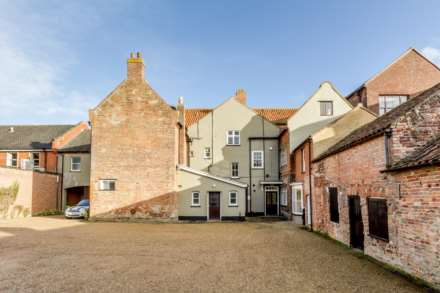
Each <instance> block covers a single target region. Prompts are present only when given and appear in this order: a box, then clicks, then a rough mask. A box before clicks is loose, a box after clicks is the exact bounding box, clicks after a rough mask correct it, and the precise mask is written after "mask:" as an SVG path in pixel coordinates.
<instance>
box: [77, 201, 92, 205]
mask: <svg viewBox="0 0 440 293" xmlns="http://www.w3.org/2000/svg"><path fill="white" fill-rule="evenodd" d="M77 206H81V207H88V206H89V201H88V200H82V201H80V202H79V203H78V204H77Z"/></svg>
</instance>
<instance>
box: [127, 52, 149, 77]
mask: <svg viewBox="0 0 440 293" xmlns="http://www.w3.org/2000/svg"><path fill="white" fill-rule="evenodd" d="M127 79H128V80H145V66H144V59H142V55H141V53H140V52H137V53H136V57H135V54H134V53H133V52H132V53H130V58H128V60H127Z"/></svg>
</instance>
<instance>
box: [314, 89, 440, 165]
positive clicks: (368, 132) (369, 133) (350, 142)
mask: <svg viewBox="0 0 440 293" xmlns="http://www.w3.org/2000/svg"><path fill="white" fill-rule="evenodd" d="M433 95H437V96H439V95H440V83H439V84H437V85H435V86H433V87H432V88H430V89H428V90H426V91H424V92H422V93H421V94H420V95H418V96H416V97H413V98H411V99H409V100H408V102H406V103H403V104H401V105H400V106H398V107H396V108H394V109H393V110H391V111H390V112H388V113H385V114H384V115H382V116H380V117H379V118H377V119H376V120H374V121H372V122H370V123H368V124H366V125H364V126H362V127H360V128H358V129H356V130H354V131H353V132H351V133H350V134H349V135H347V136H346V137H345V138H343V139H342V140H341V141H339V142H338V143H337V144H335V145H334V146H332V147H331V148H329V149H328V150H327V151H326V152H324V153H323V154H322V155H320V156H319V157H318V158H316V159H315V160H314V161H319V160H321V159H324V158H326V157H328V156H330V155H333V154H336V153H339V152H342V151H343V150H346V149H348V148H350V147H352V146H355V145H357V144H360V143H362V142H364V141H367V140H369V139H371V138H374V137H377V136H379V135H381V134H383V133H384V132H385V130H386V129H387V128H389V127H390V126H391V124H392V123H393V122H394V121H396V120H397V119H398V118H399V117H401V116H403V115H404V114H405V113H406V112H408V111H410V110H411V109H412V108H414V107H415V106H416V105H418V104H420V103H422V102H423V101H424V100H426V99H427V98H430V97H431V96H433Z"/></svg>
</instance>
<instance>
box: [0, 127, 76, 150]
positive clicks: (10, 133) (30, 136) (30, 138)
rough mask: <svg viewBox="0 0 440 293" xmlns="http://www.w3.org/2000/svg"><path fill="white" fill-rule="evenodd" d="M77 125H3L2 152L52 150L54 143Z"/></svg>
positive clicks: (0, 142) (0, 148)
mask: <svg viewBox="0 0 440 293" xmlns="http://www.w3.org/2000/svg"><path fill="white" fill-rule="evenodd" d="M74 126H75V125H1V126H0V150H36V149H50V148H51V147H52V141H53V140H54V139H55V138H57V137H58V136H60V135H62V134H64V133H65V132H66V131H67V130H69V129H70V128H72V127H74Z"/></svg>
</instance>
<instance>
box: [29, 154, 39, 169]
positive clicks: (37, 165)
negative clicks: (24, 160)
mask: <svg viewBox="0 0 440 293" xmlns="http://www.w3.org/2000/svg"><path fill="white" fill-rule="evenodd" d="M35 155H37V156H38V164H35V161H36V160H35V158H34V156H35ZM31 156H32V166H33V168H34V169H35V168H36V169H38V168H40V153H31Z"/></svg>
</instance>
